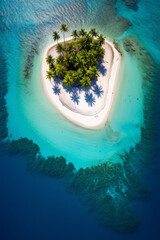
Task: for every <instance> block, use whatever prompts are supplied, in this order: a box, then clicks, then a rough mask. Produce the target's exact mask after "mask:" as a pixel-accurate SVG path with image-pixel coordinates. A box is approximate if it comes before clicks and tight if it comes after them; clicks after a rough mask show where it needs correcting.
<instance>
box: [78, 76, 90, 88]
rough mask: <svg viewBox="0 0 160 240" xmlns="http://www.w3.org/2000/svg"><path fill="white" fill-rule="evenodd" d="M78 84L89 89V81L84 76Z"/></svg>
mask: <svg viewBox="0 0 160 240" xmlns="http://www.w3.org/2000/svg"><path fill="white" fill-rule="evenodd" d="M80 83H81V85H82V86H83V87H85V88H89V86H90V85H91V79H90V78H89V77H87V76H84V77H83V78H82V79H81V80H80Z"/></svg>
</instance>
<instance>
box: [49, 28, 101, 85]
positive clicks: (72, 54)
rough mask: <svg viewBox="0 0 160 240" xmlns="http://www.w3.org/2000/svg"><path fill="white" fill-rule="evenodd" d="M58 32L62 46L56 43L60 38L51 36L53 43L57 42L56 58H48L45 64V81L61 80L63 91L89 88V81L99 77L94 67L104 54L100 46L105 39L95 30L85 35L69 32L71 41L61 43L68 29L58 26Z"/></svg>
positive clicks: (82, 32) (82, 31)
mask: <svg viewBox="0 0 160 240" xmlns="http://www.w3.org/2000/svg"><path fill="white" fill-rule="evenodd" d="M60 31H61V32H63V38H64V42H63V43H58V41H59V39H60V35H59V33H58V32H53V39H54V41H57V45H56V52H57V53H58V57H57V58H56V59H55V58H53V56H52V55H48V57H47V58H46V62H47V63H48V64H49V71H47V78H48V79H49V80H51V79H52V78H54V79H55V81H56V79H58V78H59V79H62V83H63V85H64V86H65V87H72V86H82V87H84V88H89V86H90V85H92V81H93V80H94V79H96V78H97V77H98V76H99V70H98V65H99V62H100V61H102V60H103V58H104V54H105V50H104V48H103V47H102V45H103V44H104V42H105V37H104V36H103V35H102V34H98V32H97V31H96V29H95V28H93V29H91V30H90V31H89V32H87V31H85V29H83V28H82V29H81V30H80V31H77V30H76V29H75V30H73V32H72V34H71V36H72V37H73V40H71V41H68V42H65V32H68V26H67V25H66V24H62V25H61V27H60Z"/></svg>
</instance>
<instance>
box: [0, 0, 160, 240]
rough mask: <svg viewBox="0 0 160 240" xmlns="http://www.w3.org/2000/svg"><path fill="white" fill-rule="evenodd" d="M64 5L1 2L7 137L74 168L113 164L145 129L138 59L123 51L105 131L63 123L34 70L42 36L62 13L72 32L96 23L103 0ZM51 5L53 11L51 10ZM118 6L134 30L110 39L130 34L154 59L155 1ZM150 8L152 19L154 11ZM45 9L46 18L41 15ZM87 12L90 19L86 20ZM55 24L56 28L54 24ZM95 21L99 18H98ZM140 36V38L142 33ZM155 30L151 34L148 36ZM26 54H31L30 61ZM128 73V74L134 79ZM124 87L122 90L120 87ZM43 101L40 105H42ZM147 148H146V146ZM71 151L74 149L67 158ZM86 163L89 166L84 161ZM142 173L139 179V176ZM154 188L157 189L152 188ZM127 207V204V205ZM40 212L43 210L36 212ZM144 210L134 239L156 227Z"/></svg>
mask: <svg viewBox="0 0 160 240" xmlns="http://www.w3.org/2000/svg"><path fill="white" fill-rule="evenodd" d="M10 2H11V1H10ZM67 2H68V3H69V4H68V5H62V6H61V4H62V1H47V2H46V1H45V3H44V2H43V1H42V2H41V4H39V2H37V1H35V2H34V3H33V4H29V5H28V4H27V5H23V9H22V8H21V7H22V5H21V3H17V5H16V6H17V7H16V8H15V7H14V6H15V1H14V4H13V5H12V6H11V5H10V7H11V8H12V10H13V11H14V13H15V14H10V7H8V10H9V11H6V9H7V1H6V2H5V3H3V4H2V3H1V7H2V9H3V11H2V13H3V21H4V23H5V24H4V25H3V33H4V35H3V37H2V41H3V43H2V46H3V50H4V53H5V57H6V59H7V67H8V75H7V77H8V79H7V80H8V83H9V84H8V89H9V91H8V94H7V96H6V100H7V107H8V113H9V116H8V129H9V137H10V139H13V138H16V139H18V138H19V137H28V138H29V139H33V140H34V141H35V142H36V143H37V144H38V145H39V146H40V148H41V152H42V154H43V155H44V156H47V155H51V154H54V155H57V156H59V155H63V156H65V157H66V159H67V162H70V161H72V162H73V163H74V164H75V166H76V167H77V168H79V167H86V166H92V165H94V164H95V165H96V164H97V163H101V162H105V161H109V160H110V161H112V162H117V161H120V159H119V157H118V156H117V153H122V152H123V150H129V148H130V147H131V146H135V144H136V143H138V142H140V140H141V131H140V127H141V126H143V125H144V123H143V122H144V120H143V109H144V106H143V92H142V88H141V86H142V85H141V83H142V82H141V80H142V79H141V76H142V74H143V72H142V73H141V71H142V69H141V68H139V62H137V59H136V58H135V57H131V56H130V55H128V54H127V53H126V54H125V59H124V63H125V66H126V65H127V68H123V72H122V75H123V76H124V77H123V78H122V80H121V84H120V86H119V88H120V91H119V96H118V99H117V102H115V108H114V111H113V114H112V118H111V120H110V127H109V128H108V130H107V128H106V129H105V128H104V129H102V130H101V131H86V130H83V129H81V128H78V127H76V126H74V125H72V124H71V123H69V122H68V121H66V119H64V118H63V117H62V116H61V115H60V114H59V113H58V112H57V111H56V110H54V109H53V107H51V106H50V104H49V103H48V102H47V100H46V99H45V97H44V94H43V92H42V89H41V86H40V85H39V82H40V74H39V73H38V72H39V71H40V63H41V55H42V52H43V49H44V48H45V46H47V45H48V44H49V43H50V41H51V39H48V38H47V37H46V36H49V35H51V32H52V31H53V27H54V28H55V29H57V27H58V24H59V21H60V16H61V14H62V13H63V14H64V13H65V14H64V15H63V20H64V21H65V22H67V23H69V26H70V25H71V27H72V28H75V25H76V27H77V26H84V25H85V26H88V25H87V21H88V22H92V23H93V21H92V19H94V16H96V17H97V16H98V15H99V16H100V14H99V13H100V12H101V1H100V2H97V1H93V0H92V1H87V5H85V1H75V2H73V1H66V3H67ZM58 3H59V5H58ZM74 3H76V4H74ZM54 4H55V5H56V8H54V7H53V5H54ZM103 4H104V3H103ZM148 4H149V6H150V5H152V10H151V11H150V12H149V11H148V10H149V9H150V8H149V9H148V7H147V6H148ZM116 6H117V8H118V12H117V14H118V15H123V16H124V17H127V18H129V19H130V21H131V22H132V23H133V26H132V27H130V28H129V29H128V30H127V31H126V32H125V33H124V34H123V35H117V37H115V33H114V37H115V38H123V37H124V36H127V34H128V33H132V34H135V35H136V36H138V38H139V39H140V40H141V42H142V43H143V46H145V47H146V49H147V50H149V51H150V53H151V54H152V56H158V55H157V54H158V52H159V51H158V47H157V46H158V41H157V40H156V38H155V33H156V34H157V32H158V29H157V27H156V26H158V25H157V24H156V22H157V19H158V16H159V14H158V13H157V9H158V6H159V5H158V3H155V4H154V5H153V2H151V1H140V3H139V6H140V9H139V10H138V12H133V11H132V10H128V8H127V7H126V6H125V5H124V3H122V1H117V5H116ZM143 6H144V8H143ZM4 10H5V11H4ZM22 10H24V11H22ZM35 10H36V11H35ZM153 10H154V15H153V13H152V11H153ZM46 11H47V15H46V14H44V12H46ZM70 11H74V12H75V15H74V16H73V15H72V14H69V13H70ZM147 11H148V12H147ZM53 12H54V13H53ZM97 12H98V13H97ZM31 13H32V14H31ZM90 13H92V14H90ZM145 13H146V14H145ZM87 14H88V16H87V17H86V15H87ZM148 14H149V16H152V17H150V21H149V25H150V27H148ZM13 16H14V17H13ZM15 16H17V17H15ZM77 16H78V17H77ZM131 16H132V17H131ZM135 16H136V18H135ZM103 17H104V16H102V18H101V20H100V22H98V23H97V22H96V23H97V25H98V29H99V30H100V31H101V30H102V32H103V33H105V35H108V36H110V31H108V30H106V31H105V29H104V28H103V26H102V28H101V27H100V25H101V23H103V25H104V22H105V21H106V20H105V19H103ZM4 19H5V20H4ZM102 20H103V21H102ZM53 21H54V25H53V24H52V22H53ZM97 21H99V18H97ZM141 22H143V25H142V24H140V23H141ZM146 22H147V24H146V25H145V27H144V23H146ZM77 23H78V25H77ZM106 24H107V22H106ZM117 25H118V24H117ZM89 26H90V25H89ZM121 32H123V31H121ZM141 32H143V33H144V34H141ZM153 32H154V36H153V34H152V33H153ZM40 36H42V37H40ZM110 37H112V36H110ZM42 42H43V43H42ZM37 43H38V44H37ZM150 43H152V44H150ZM32 47H33V48H34V49H37V51H39V52H38V54H37V53H36V52H37V51H36V50H35V51H34V54H32ZM27 56H29V58H28V57H27ZM27 59H31V64H30V66H31V67H30V68H29V66H27V67H26V69H30V70H29V73H30V77H28V79H24V73H23V71H24V68H25V67H24V66H26V60H27ZM156 59H158V58H156ZM32 60H33V61H32ZM32 64H33V68H32ZM37 73H38V74H37ZM130 74H132V76H131V75H130ZM127 76H129V77H127ZM138 80H140V81H138ZM135 81H136V82H135ZM134 83H135V85H136V86H138V87H137V88H135V85H134ZM131 84H132V86H133V87H132V88H129V87H128V86H131ZM122 86H123V89H121V88H122ZM124 86H125V87H124ZM42 99H43V101H41V100H42ZM20 100H21V101H20ZM53 116H54V118H53ZM128 116H129V117H128ZM40 119H41V120H40ZM151 126H152V125H151ZM52 131H53V132H52ZM149 137H150V136H149ZM53 143H54V144H53ZM71 144H72V145H71ZM148 144H150V142H149V143H148ZM153 144H154V142H153ZM143 145H144V144H143ZM148 146H149V145H146V148H147V147H148ZM73 148H74V149H75V150H74V151H73V152H72V154H71V150H73ZM79 149H81V151H79ZM97 149H98V151H97ZM82 150H83V151H82ZM146 152H147V150H146ZM140 153H141V152H138V151H137V156H140ZM151 154H152V153H151ZM75 156H76V157H75ZM135 156H136V155H135ZM91 157H92V158H91ZM131 159H132V158H131ZM137 159H138V161H139V159H140V160H141V161H140V162H138V161H136V158H135V157H134V155H133V159H132V160H133V162H132V165H134V170H135V169H136V171H137V172H138V171H141V168H140V165H143V163H144V161H145V154H144V156H143V155H142V157H139V158H137ZM86 160H87V163H86V162H85V161H86ZM93 160H94V162H93ZM99 160H100V162H99ZM149 166H150V165H149ZM2 169H3V168H2ZM143 171H146V166H145V167H144V166H143ZM140 175H141V176H142V174H140ZM142 178H143V177H142ZM26 179H27V178H26ZM143 180H144V179H143ZM144 181H145V180H144ZM148 181H149V180H148ZM151 188H152V186H151ZM152 189H155V191H157V189H156V187H153V188H152ZM11 198H12V196H11ZM30 198H31V197H30ZM30 198H29V199H30ZM155 199H156V196H155ZM155 199H153V204H154V202H156V201H155ZM130 203H131V202H130V201H129V204H130ZM31 205H32V204H31ZM137 205H138V206H137ZM137 205H136V207H135V208H136V210H137V211H138V214H139V215H141V209H139V208H141V206H140V204H137ZM150 205H152V204H150ZM143 206H144V205H143ZM157 206H158V205H157ZM152 208H153V206H152V207H150V209H152ZM157 208H158V207H157ZM16 209H17V208H16ZM146 209H147V207H146ZM146 209H145V210H146ZM145 210H144V211H145ZM157 210H158V209H157ZM39 212H41V211H40V209H39ZM146 212H147V213H146V214H144V212H143V213H142V214H143V217H142V218H141V220H142V219H143V224H144V225H145V226H147V228H145V227H144V228H143V230H142V229H141V230H140V232H138V234H139V235H136V238H137V236H139V237H140V236H145V234H144V232H146V229H147V232H149V233H150V235H149V234H146V236H145V239H147V238H148V236H149V237H150V236H151V235H152V233H153V231H152V229H151V230H150V231H149V227H150V225H151V224H152V223H154V224H155V226H156V220H155V218H156V214H154V215H152V213H151V214H150V215H149V213H148V211H146ZM155 212H156V210H155V209H154V213H155ZM145 215H147V216H148V215H149V216H148V218H147V219H145V217H144V216H145ZM152 218H154V221H152ZM82 221H83V220H82ZM157 221H158V218H157ZM11 224H12V221H11ZM144 225H143V226H144ZM157 229H158V228H157ZM142 231H144V232H142ZM157 233H158V231H157ZM32 236H33V235H32ZM122 236H123V235H122ZM104 237H106V236H104ZM127 237H128V236H127ZM130 237H131V236H130ZM156 237H157V235H156ZM113 238H114V237H113ZM118 238H120V236H118ZM131 238H132V237H131ZM127 239H128V238H127ZM139 239H142V238H139ZM155 239H156V238H155Z"/></svg>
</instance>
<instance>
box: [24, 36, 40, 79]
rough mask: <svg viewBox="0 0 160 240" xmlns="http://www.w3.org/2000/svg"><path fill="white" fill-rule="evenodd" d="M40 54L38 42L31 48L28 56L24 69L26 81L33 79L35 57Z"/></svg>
mask: <svg viewBox="0 0 160 240" xmlns="http://www.w3.org/2000/svg"><path fill="white" fill-rule="evenodd" d="M38 53H39V43H38V40H36V41H35V42H34V43H33V44H32V45H31V47H30V50H29V51H28V55H27V57H26V62H25V67H24V79H28V78H30V77H31V74H32V68H33V62H34V57H35V55H37V54H38Z"/></svg>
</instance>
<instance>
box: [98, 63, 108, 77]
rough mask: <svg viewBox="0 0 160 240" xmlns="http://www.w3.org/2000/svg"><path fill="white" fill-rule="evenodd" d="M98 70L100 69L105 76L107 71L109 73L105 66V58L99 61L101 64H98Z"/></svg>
mask: <svg viewBox="0 0 160 240" xmlns="http://www.w3.org/2000/svg"><path fill="white" fill-rule="evenodd" d="M97 68H98V70H99V72H100V73H101V74H102V75H103V76H105V75H106V73H107V69H106V68H105V66H104V60H103V59H101V60H100V61H99V64H98V67H97Z"/></svg>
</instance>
